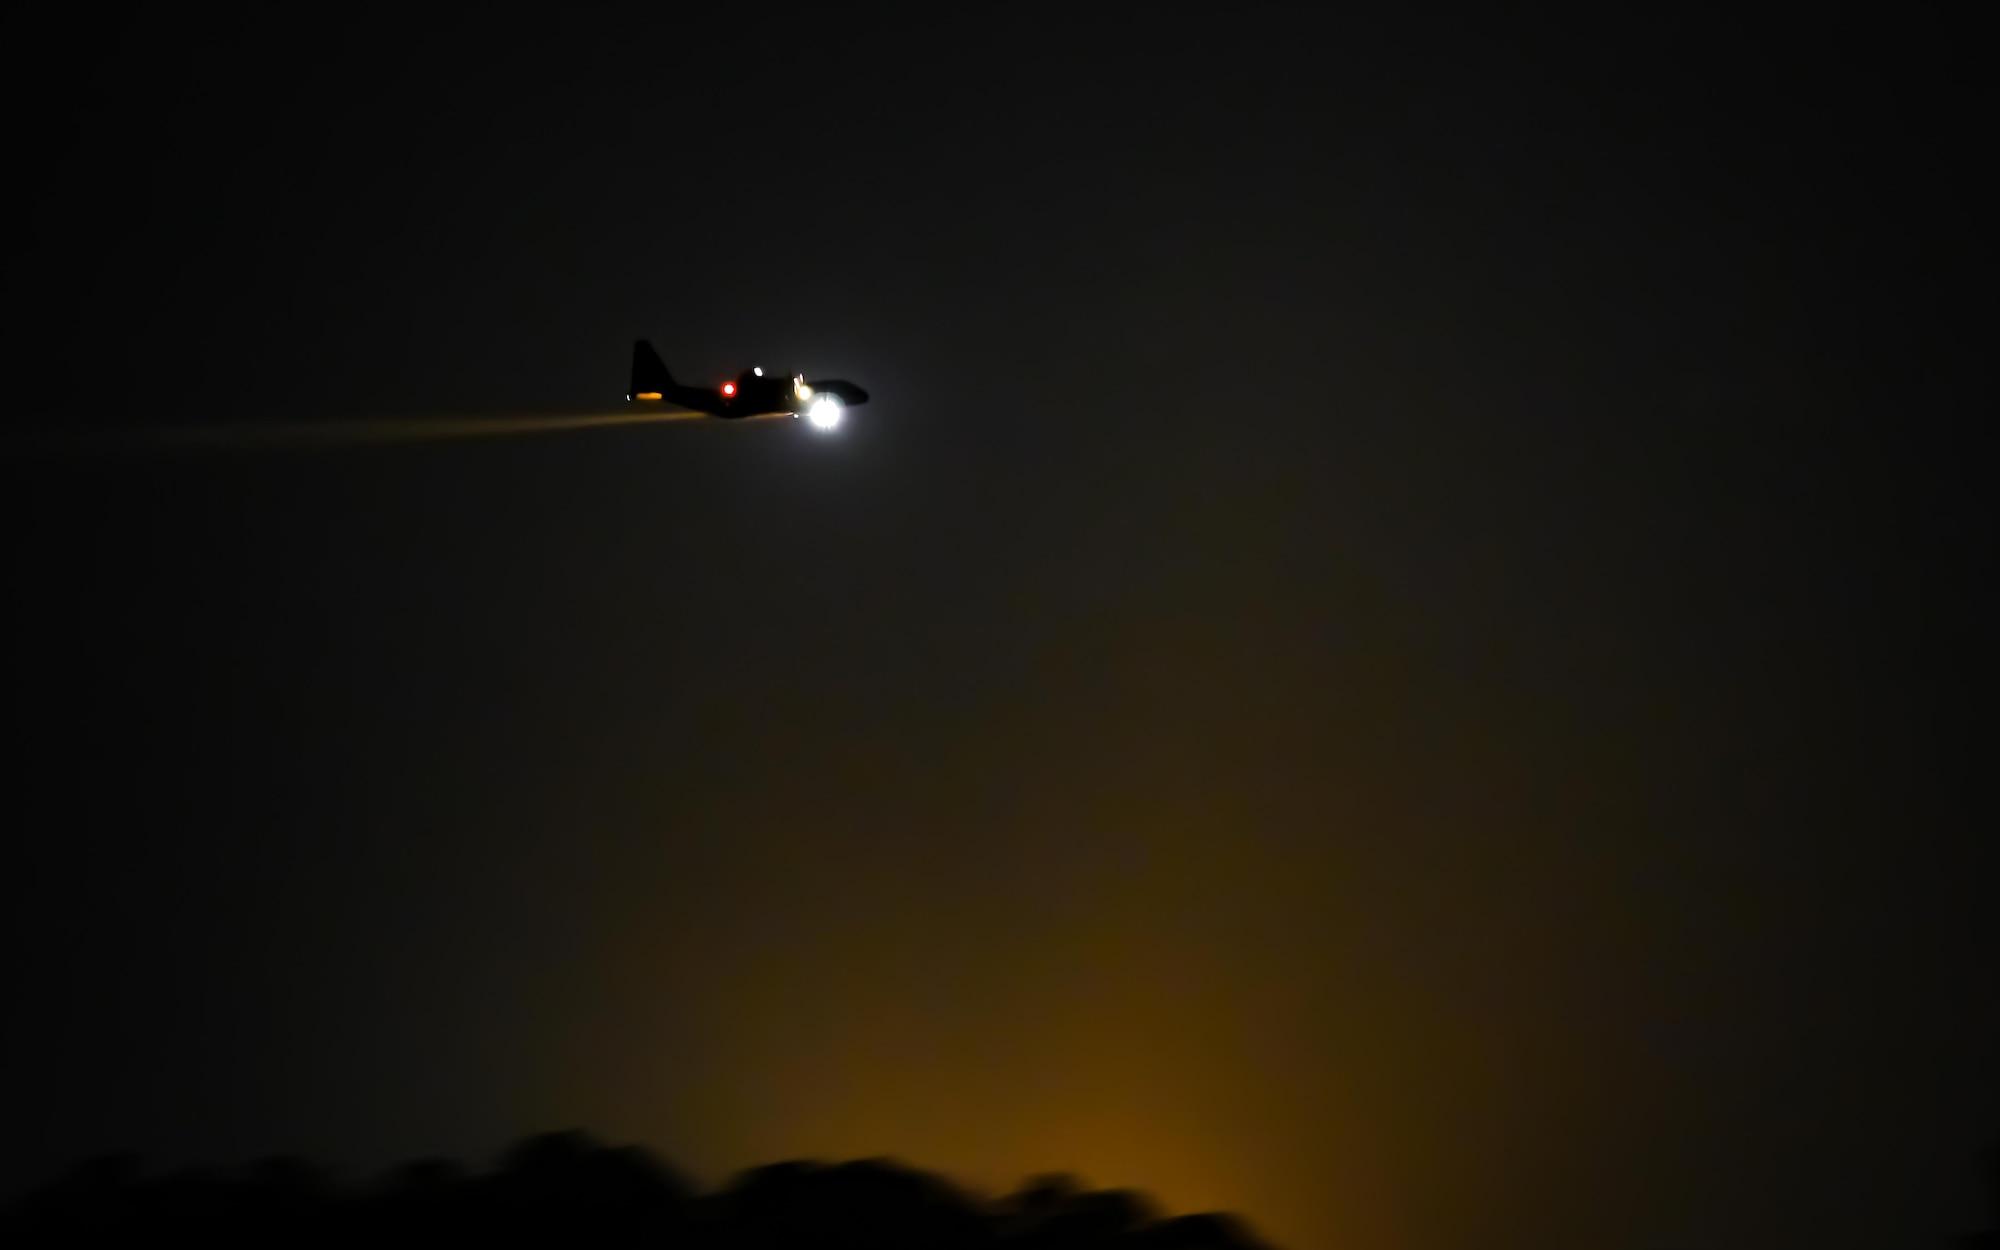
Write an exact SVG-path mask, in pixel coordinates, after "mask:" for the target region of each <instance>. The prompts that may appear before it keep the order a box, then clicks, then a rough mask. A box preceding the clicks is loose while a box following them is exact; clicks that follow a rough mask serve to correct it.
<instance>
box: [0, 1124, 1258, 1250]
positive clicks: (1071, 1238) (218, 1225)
mask: <svg viewBox="0 0 2000 1250" xmlns="http://www.w3.org/2000/svg"><path fill="white" fill-rule="evenodd" d="M174 1243H178V1244H186V1245H198V1246H205V1247H215V1246H250V1245H256V1246H270V1247H278V1246H326V1247H336V1246H340V1247H345V1246H362V1245H381V1244H384V1243H388V1244H397V1245H401V1244H409V1245H414V1244H418V1243H424V1244H429V1245H440V1246H441V1245H466V1246H482V1247H505V1246H524V1247H525V1246H537V1247H542V1246H575V1247H595V1246H619V1247H633V1248H635V1250H637V1248H639V1247H652V1248H654V1250H682V1248H685V1250H764V1248H766V1247H768V1248H771V1250H779V1248H787V1250H984V1248H986V1247H995V1248H999V1247H1005V1248H1007V1250H1093V1248H1095V1247H1118V1248H1119V1250H1261V1247H1259V1244H1258V1243H1257V1242H1256V1241H1255V1240H1254V1238H1253V1237H1252V1236H1251V1234H1250V1233H1249V1231H1248V1230H1247V1228H1246V1227H1245V1226H1244V1225H1243V1224H1242V1223H1241V1222H1240V1221H1238V1220H1236V1219H1234V1218H1232V1217H1229V1216H1226V1215H1188V1216H1181V1217H1178V1218H1166V1217H1164V1216H1162V1215H1161V1214H1160V1213H1159V1212H1158V1211H1157V1210H1156V1209H1155V1208H1154V1207H1153V1205H1152V1204H1151V1203H1150V1202H1149V1201H1147V1200H1146V1199H1145V1198H1144V1197H1142V1196H1141V1195H1139V1194H1136V1193H1133V1192H1130V1191H1127V1190H1095V1191H1092V1190H1086V1189H1083V1188H1081V1187H1080V1186H1078V1185H1076V1184H1075V1183H1074V1182H1072V1181H1070V1180H1068V1179H1067V1178H1065V1177H1059V1176H1048V1177H1040V1178H1036V1179H1035V1180H1032V1181H1030V1182H1029V1183H1028V1184H1027V1185H1025V1186H1023V1188H1022V1189H1021V1190H1020V1191H1019V1192H1017V1193H1014V1194H1012V1195H1010V1196H1008V1197H1006V1198H1002V1199H1000V1200H998V1201H981V1200H978V1199H975V1198H973V1197H971V1196H969V1195H967V1194H965V1193H963V1192H961V1191H960V1190H958V1189H956V1188H954V1187H953V1186H951V1185H950V1184H948V1183H947V1182H945V1181H944V1180H942V1179H941V1178H939V1177H936V1176H933V1175H930V1174H928V1173H924V1172H920V1171H916V1170H914V1169H911V1168H907V1167H903V1166H901V1165H899V1164H896V1163H892V1162H888V1161H885V1160H875V1159H870V1160H863V1161H859V1162H852V1163H842V1164H835V1165H820V1164H815V1163H777V1164H772V1165H769V1166H766V1167H760V1168H753V1169H751V1170H750V1171H747V1172H744V1173H743V1174H741V1175H740V1176H738V1177H736V1178H735V1180H734V1181H732V1182H731V1183H730V1184H729V1185H727V1186H726V1187H724V1188H723V1189H721V1190H718V1191H716V1192H714V1193H709V1194H702V1193H699V1192H697V1191H696V1190H695V1188H694V1187H693V1186H692V1185H691V1184H689V1183H688V1182H687V1181H686V1180H685V1179H684V1178H683V1177H682V1176H681V1175H680V1174H679V1173H677V1172H676V1171H674V1170H673V1169H672V1168H671V1167H668V1166H666V1165H665V1164H663V1163H661V1162H660V1161H659V1160H657V1159H655V1158H654V1157H652V1156H651V1155H650V1154H648V1153H647V1152H645V1151H644V1150H641V1149H638V1148H636V1147H630V1146H623V1147H607V1146H603V1145H600V1144H598V1143H596V1142H594V1141H592V1140H591V1139H590V1138H588V1137H586V1136H584V1135H582V1134H579V1133H551V1134H546V1135H543V1136H539V1137H533V1138H530V1139H528V1140H527V1141H524V1142H522V1143H520V1144H519V1145H518V1146H515V1147H514V1148H513V1149H512V1150H510V1151H509V1152H507V1154H506V1155H505V1156H504V1158H503V1159H502V1161H501V1162H500V1164H499V1166H497V1167H496V1168H495V1169H494V1170H492V1171H490V1172H487V1173H484V1174H478V1175H474V1174H470V1173H467V1172H466V1171H464V1170H463V1169H461V1168H459V1167H458V1166H457V1165H455V1164H452V1163H449V1162H446V1161H443V1160H429V1161H424V1162H418V1163H411V1164H407V1165H405V1166H403V1167H400V1168H397V1169H395V1170H393V1171H391V1172H389V1173H388V1174H386V1175H385V1176H383V1177H381V1178H380V1179H379V1180H378V1181H376V1182H375V1183H374V1184H372V1185H369V1186H366V1187H363V1188H359V1189H343V1188H341V1187H339V1186H336V1185H334V1184H333V1183H332V1181H331V1180H330V1179H329V1178H328V1176H327V1175H326V1174H325V1173H324V1172H322V1171H321V1170H319V1169H317V1168H315V1167H313V1166H312V1165H310V1164H308V1163H305V1162H303V1161H301V1160H298V1159H292V1158H273V1159H266V1160H264V1161H262V1162H259V1163H256V1164H253V1165H251V1166H250V1167H248V1168H245V1169H242V1170H241V1171H238V1172H233V1173H221V1172H215V1171H208V1170H190V1171H182V1172H176V1173H169V1174H166V1175H161V1176H150V1177H149V1176H147V1175H146V1174H145V1173H144V1172H143V1171H142V1169H141V1168H140V1166H139V1163H138V1161H137V1160H136V1159H134V1158H131V1157H126V1156H117V1157H106V1158H100V1159H94V1160H90V1161H88V1162H86V1163H83V1164H81V1165H79V1166H77V1167H75V1168H73V1169H71V1170H70V1171H69V1172H68V1173H67V1174H65V1175H64V1176H62V1177H60V1178H58V1179H57V1180H55V1181H53V1182H52V1183H50V1184H48V1185H45V1186H43V1187H41V1188H39V1189H37V1190H34V1191H32V1192H30V1193H28V1194H26V1195H24V1196H22V1197H21V1198H19V1199H17V1200H16V1201H14V1202H12V1203H10V1204H8V1205H7V1207H6V1208H5V1209H4V1210H0V1245H7V1246H28V1245H50V1246H54V1245H107V1244H116V1245H139V1244H174Z"/></svg>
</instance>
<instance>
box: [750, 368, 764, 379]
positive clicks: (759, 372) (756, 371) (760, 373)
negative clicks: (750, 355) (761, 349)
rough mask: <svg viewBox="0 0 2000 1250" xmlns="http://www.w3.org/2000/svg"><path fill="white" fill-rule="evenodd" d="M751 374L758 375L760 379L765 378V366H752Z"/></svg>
mask: <svg viewBox="0 0 2000 1250" xmlns="http://www.w3.org/2000/svg"><path fill="white" fill-rule="evenodd" d="M750 372H752V373H754V374H756V375H757V376H758V377H760V378H761V377H763V376H764V366H762V365H752V366H751V367H750Z"/></svg>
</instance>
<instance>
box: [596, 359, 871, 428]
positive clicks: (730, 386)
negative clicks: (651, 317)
mask: <svg viewBox="0 0 2000 1250" xmlns="http://www.w3.org/2000/svg"><path fill="white" fill-rule="evenodd" d="M625 398H626V399H627V400H628V401H630V402H632V403H666V404H678V405H679V406H680V407H682V408H692V409H694V410H695V411H696V412H705V413H707V414H709V415H710V416H712V417H722V418H724V419H726V420H739V419H741V418H744V417H804V418H805V419H806V420H807V421H809V422H810V423H812V425H813V427H814V428H815V429H821V430H831V429H833V428H834V427H835V426H838V425H839V424H840V419H841V417H843V416H845V415H846V412H847V409H848V408H849V407H850V406H852V405H854V404H865V403H867V402H868V392H867V391H864V390H862V389H861V388H860V387H858V386H856V385H855V384H854V383H852V382H843V381H841V380H840V379H839V378H829V379H827V380H826V381H823V382H808V381H806V377H805V375H804V374H803V373H794V374H792V375H791V376H790V377H781V376H778V375H777V374H766V373H765V372H764V370H763V369H761V368H750V369H745V370H744V371H743V372H741V373H739V374H737V375H736V380H735V381H734V382H724V383H723V384H722V385H721V386H716V387H707V386H682V385H681V384H680V383H678V382H676V381H674V375H673V374H671V373H668V372H667V366H666V363H665V362H664V361H662V360H661V359H660V354H659V353H658V352H656V351H654V350H653V345H652V344H651V343H650V342H648V341H647V340H645V339H639V340H638V341H636V342H634V343H633V344H632V389H631V390H630V391H628V392H627V393H626V395H625Z"/></svg>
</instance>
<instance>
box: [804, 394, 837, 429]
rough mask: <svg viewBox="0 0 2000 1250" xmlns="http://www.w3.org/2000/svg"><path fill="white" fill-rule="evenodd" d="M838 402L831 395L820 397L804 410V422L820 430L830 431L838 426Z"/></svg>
mask: <svg viewBox="0 0 2000 1250" xmlns="http://www.w3.org/2000/svg"><path fill="white" fill-rule="evenodd" d="M840 414H841V408H840V401H839V400H837V399H835V398H834V397H833V396H831V395H822V396H820V397H819V398H818V399H815V400H814V401H813V406H812V407H811V408H809V409H807V410H806V420H808V421H810V422H812V423H813V425H814V426H816V427H818V428H819V429H822V430H830V429H832V428H833V427H834V426H836V425H839V424H840Z"/></svg>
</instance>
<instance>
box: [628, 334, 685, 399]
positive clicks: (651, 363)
mask: <svg viewBox="0 0 2000 1250" xmlns="http://www.w3.org/2000/svg"><path fill="white" fill-rule="evenodd" d="M673 386H674V375H673V374H671V373H668V372H667V365H666V362H665V361H663V360H661V359H660V353H658V352H656V351H654V350H653V345H652V344H651V343H649V342H647V341H646V340H645V339H638V340H635V341H634V342H633V344H632V389H631V390H630V391H628V392H626V393H627V394H629V395H631V396H633V397H635V398H637V397H641V396H643V397H646V398H651V399H658V398H660V396H661V395H663V394H665V393H666V392H667V391H670V390H672V389H673Z"/></svg>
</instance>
